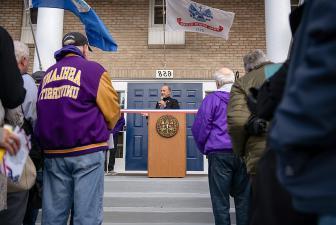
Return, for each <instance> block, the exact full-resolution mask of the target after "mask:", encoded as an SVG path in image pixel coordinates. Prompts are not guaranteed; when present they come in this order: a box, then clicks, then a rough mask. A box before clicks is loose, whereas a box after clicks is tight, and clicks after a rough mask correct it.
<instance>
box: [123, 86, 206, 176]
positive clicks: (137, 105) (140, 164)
mask: <svg viewBox="0 0 336 225" xmlns="http://www.w3.org/2000/svg"><path fill="white" fill-rule="evenodd" d="M161 86H162V83H151V84H144V83H129V84H128V100H127V105H128V109H155V106H156V103H157V101H159V100H160V88H161ZM169 86H170V87H171V88H172V97H173V98H175V99H177V100H178V101H179V104H180V108H181V109H197V108H198V107H199V106H200V104H201V101H202V93H203V91H202V84H200V83H196V84H176V83H172V84H169ZM194 118H195V115H187V170H188V171H203V170H204V167H203V155H202V154H200V153H199V151H198V149H197V147H196V144H195V141H194V139H193V136H192V134H191V126H192V124H193V121H194ZM147 132H148V127H147V119H146V117H143V116H141V115H140V114H129V115H128V116H127V145H126V170H139V171H141V170H147V157H148V152H147V147H148V137H147Z"/></svg>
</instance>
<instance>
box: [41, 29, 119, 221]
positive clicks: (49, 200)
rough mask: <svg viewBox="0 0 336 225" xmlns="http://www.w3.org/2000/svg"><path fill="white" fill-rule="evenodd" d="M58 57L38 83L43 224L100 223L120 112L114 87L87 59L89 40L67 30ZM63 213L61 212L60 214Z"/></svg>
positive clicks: (106, 76) (100, 69) (103, 70)
mask: <svg viewBox="0 0 336 225" xmlns="http://www.w3.org/2000/svg"><path fill="white" fill-rule="evenodd" d="M63 45H64V47H63V48H62V49H60V50H59V51H57V52H56V53H55V58H56V61H57V63H56V64H55V65H53V66H51V67H50V68H49V69H48V70H47V71H46V74H45V76H44V77H43V80H42V81H41V83H40V86H39V92H38V102H37V124H36V129H35V131H36V134H37V137H38V139H39V142H40V144H41V147H42V149H43V151H44V155H45V157H46V159H45V169H44V176H43V179H44V180H43V182H44V183H43V206H42V207H43V210H42V212H43V214H42V223H43V224H53V225H57V224H65V223H66V221H67V219H68V215H69V211H70V209H71V208H72V206H73V211H74V213H73V214H74V215H73V221H74V224H92V225H95V224H97V225H98V224H101V223H102V221H103V214H102V212H103V205H102V198H103V192H104V190H103V189H104V152H103V151H104V150H107V149H108V144H107V140H108V138H109V134H110V131H109V130H110V129H112V128H113V127H114V125H115V124H116V122H117V120H118V119H119V117H120V108H119V104H118V97H117V94H116V91H115V90H114V89H113V87H112V84H111V80H110V78H109V76H108V74H107V72H106V71H105V69H104V68H103V67H102V66H100V65H99V64H98V63H96V62H92V61H88V60H87V54H88V51H89V46H88V42H87V39H86V37H85V36H83V35H82V34H80V33H76V32H73V33H68V34H66V35H65V36H64V38H63ZM60 215H62V216H60Z"/></svg>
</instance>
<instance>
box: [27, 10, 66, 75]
mask: <svg viewBox="0 0 336 225" xmlns="http://www.w3.org/2000/svg"><path fill="white" fill-rule="evenodd" d="M63 17H64V10H63V9H55V8H39V9H38V17H37V29H36V44H37V47H38V51H39V55H40V58H41V64H42V70H44V71H45V70H47V69H48V68H49V67H50V66H51V65H53V64H54V63H55V59H54V53H55V51H57V50H58V49H60V48H61V47H62V38H63ZM37 70H40V67H39V61H38V58H37V53H36V49H35V56H34V69H33V71H34V72H35V71H37Z"/></svg>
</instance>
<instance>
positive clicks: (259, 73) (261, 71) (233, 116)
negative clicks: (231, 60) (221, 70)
mask: <svg viewBox="0 0 336 225" xmlns="http://www.w3.org/2000/svg"><path fill="white" fill-rule="evenodd" d="M254 54H256V55H258V54H261V53H258V51H255V52H251V53H249V54H248V55H254ZM248 55H247V56H248ZM259 57H260V58H261V59H262V60H260V61H261V63H258V64H257V65H256V66H254V67H253V69H251V70H249V71H247V74H246V75H245V76H243V77H241V78H239V79H238V80H236V82H235V83H234V84H233V86H232V90H231V98H230V102H229V105H228V115H227V116H228V129H229V133H230V135H231V137H232V144H233V150H234V151H235V153H236V154H238V155H240V156H242V157H244V159H245V161H246V166H247V170H248V173H249V174H250V175H255V172H256V164H257V161H258V160H259V159H260V157H261V155H262V153H263V152H264V150H265V147H266V135H265V134H262V135H259V136H256V135H249V134H248V132H247V130H246V129H245V125H246V124H247V122H248V120H249V117H250V116H251V112H250V110H249V109H248V106H247V97H248V95H249V94H250V88H252V87H260V86H261V85H262V84H263V82H264V81H265V65H267V64H269V62H265V61H266V58H265V57H264V56H263V55H261V56H259Z"/></svg>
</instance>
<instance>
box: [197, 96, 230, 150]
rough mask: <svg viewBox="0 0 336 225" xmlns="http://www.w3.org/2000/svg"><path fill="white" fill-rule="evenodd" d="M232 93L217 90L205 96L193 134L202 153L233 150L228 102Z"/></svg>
mask: <svg viewBox="0 0 336 225" xmlns="http://www.w3.org/2000/svg"><path fill="white" fill-rule="evenodd" d="M229 98H230V93H228V92H224V91H216V92H214V93H211V94H209V95H208V96H206V97H205V99H204V100H203V102H202V105H201V106H200V108H199V109H198V112H197V115H196V118H195V121H194V124H193V126H192V129H191V131H192V134H193V136H194V139H195V142H196V144H197V147H198V149H199V150H200V151H201V153H203V154H205V155H207V154H209V153H210V152H218V151H220V152H222V151H226V152H232V144H231V139H230V136H229V134H228V130H227V119H226V112H227V104H228V102H229Z"/></svg>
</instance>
